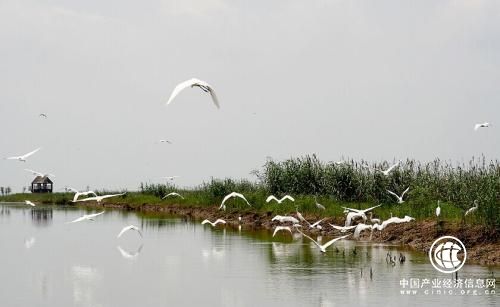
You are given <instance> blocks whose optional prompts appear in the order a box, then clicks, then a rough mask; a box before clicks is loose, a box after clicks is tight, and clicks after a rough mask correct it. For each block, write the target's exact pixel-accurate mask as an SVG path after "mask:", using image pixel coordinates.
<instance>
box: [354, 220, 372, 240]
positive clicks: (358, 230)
mask: <svg viewBox="0 0 500 307" xmlns="http://www.w3.org/2000/svg"><path fill="white" fill-rule="evenodd" d="M372 227H373V225H366V224H363V223H361V224H358V225H356V229H354V235H353V237H354V238H355V239H358V238H359V235H360V234H361V232H362V231H365V230H367V229H369V230H372Z"/></svg>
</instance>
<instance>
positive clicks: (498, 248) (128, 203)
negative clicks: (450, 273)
mask: <svg viewBox="0 0 500 307" xmlns="http://www.w3.org/2000/svg"><path fill="white" fill-rule="evenodd" d="M180 193H181V194H182V195H183V196H184V197H185V199H181V198H170V199H165V200H162V199H161V198H159V197H156V196H154V195H149V194H144V193H141V192H128V193H127V194H126V195H124V196H120V197H116V198H112V199H107V200H104V201H103V202H102V203H100V204H97V203H96V202H94V201H92V202H89V203H85V202H83V203H76V204H74V203H72V202H71V200H72V198H73V194H72V193H54V194H12V195H9V196H3V197H0V201H4V202H23V201H24V200H25V199H28V200H31V201H33V202H35V203H37V204H38V203H41V204H56V205H71V204H72V205H77V206H80V207H85V208H88V209H91V208H92V209H102V208H113V209H122V210H133V211H137V212H139V213H145V214H146V213H155V212H156V213H159V214H163V213H165V214H169V215H172V214H173V215H178V216H184V217H189V218H193V219H196V220H201V219H205V218H209V219H216V218H224V219H226V221H227V222H228V227H237V226H238V225H239V222H238V217H240V216H241V217H242V222H241V224H242V226H243V227H245V228H248V229H255V230H261V229H268V230H270V229H272V228H274V227H275V226H276V225H278V224H277V223H274V222H271V218H272V217H273V216H274V215H276V214H281V215H294V214H295V212H296V207H298V209H299V211H300V212H301V213H302V214H303V215H304V217H305V218H306V219H308V220H310V221H316V220H318V219H320V218H326V220H325V223H324V225H326V227H324V229H323V230H321V231H320V230H310V229H305V231H306V232H307V233H309V234H311V235H322V236H326V237H328V236H332V237H334V236H338V235H340V233H338V232H337V231H335V230H333V229H332V228H331V227H328V226H327V223H333V224H337V225H343V223H344V219H345V215H344V214H343V208H342V206H349V207H351V208H359V209H362V208H367V207H371V206H373V204H370V203H344V202H337V201H334V200H331V199H329V198H324V197H319V198H318V202H320V203H321V204H323V205H324V206H325V207H326V210H324V211H323V210H320V209H318V208H316V206H315V201H314V197H313V196H308V195H301V196H296V197H295V199H296V201H295V202H288V203H286V202H285V203H283V204H276V203H270V204H267V203H265V197H266V196H267V195H264V194H262V193H261V192H254V193H247V194H245V196H246V197H247V199H248V200H249V201H250V203H251V204H252V205H253V206H252V207H249V206H248V205H247V204H246V203H244V202H243V201H242V200H240V199H232V200H229V201H228V202H227V203H226V204H227V210H226V211H222V210H219V209H218V208H219V205H220V201H219V202H215V201H212V200H208V199H207V198H202V195H203V194H200V191H191V192H190V191H182V192H180ZM441 207H442V212H443V213H442V216H441V217H440V218H439V220H438V219H437V218H436V217H435V216H433V212H434V209H435V204H428V205H427V206H425V207H422V205H421V204H419V205H415V204H412V203H411V202H409V203H404V204H383V205H382V206H381V207H379V208H377V209H375V210H374V213H375V216H376V217H378V218H381V219H382V220H384V219H387V218H389V217H390V215H391V213H392V214H393V215H394V216H400V217H403V216H404V215H410V216H413V217H415V218H416V221H415V222H411V223H404V224H397V225H390V226H389V227H388V228H386V229H385V230H384V231H383V232H374V235H373V237H372V242H384V243H390V244H397V245H402V246H403V245H404V246H408V247H411V248H412V249H414V250H417V251H421V252H427V251H428V249H429V248H430V245H431V244H432V242H433V241H434V240H435V239H436V238H438V237H440V236H442V235H453V236H456V237H458V238H459V239H461V240H463V242H464V244H466V246H467V252H468V258H469V260H468V262H469V263H477V264H482V265H495V266H496V265H500V237H499V235H498V234H499V231H498V229H496V228H494V227H487V226H485V225H483V224H482V223H481V220H480V219H473V218H470V219H469V218H467V219H466V220H463V217H462V210H460V209H458V208H455V207H454V206H453V205H452V204H446V203H442V205H441ZM361 239H362V240H368V239H369V232H366V233H364V234H363V235H362V236H361Z"/></svg>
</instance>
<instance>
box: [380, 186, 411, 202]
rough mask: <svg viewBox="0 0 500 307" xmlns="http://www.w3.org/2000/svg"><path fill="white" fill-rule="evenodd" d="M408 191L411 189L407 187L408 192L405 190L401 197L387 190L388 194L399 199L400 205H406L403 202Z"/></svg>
mask: <svg viewBox="0 0 500 307" xmlns="http://www.w3.org/2000/svg"><path fill="white" fill-rule="evenodd" d="M408 190H410V187H407V188H406V190H404V192H403V194H401V196H399V195H398V194H396V193H394V192H392V191H389V190H386V191H387V193H389V194H391V195H394V196H395V197H396V198H397V199H398V204H402V203H404V202H405V201H404V200H403V197H404V196H405V194H406V192H408Z"/></svg>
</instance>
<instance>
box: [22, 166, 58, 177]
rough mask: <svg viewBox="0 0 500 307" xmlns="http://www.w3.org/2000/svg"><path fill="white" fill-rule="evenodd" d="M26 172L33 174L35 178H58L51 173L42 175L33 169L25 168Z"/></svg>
mask: <svg viewBox="0 0 500 307" xmlns="http://www.w3.org/2000/svg"><path fill="white" fill-rule="evenodd" d="M24 170H25V171H27V172H30V173H32V174H33V175H35V176H40V177H55V176H56V175H54V174H51V173H41V172H37V171H34V170H32V169H28V168H25V169H24Z"/></svg>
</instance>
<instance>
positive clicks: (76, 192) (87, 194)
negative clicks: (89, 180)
mask: <svg viewBox="0 0 500 307" xmlns="http://www.w3.org/2000/svg"><path fill="white" fill-rule="evenodd" d="M70 189H71V188H70ZM71 191H73V192H75V195H74V196H73V202H76V200H77V199H78V197H80V196H82V195H83V196H89V195H90V194H92V195H94V197H97V194H96V193H95V192H94V191H86V192H78V191H77V190H75V189H72V190H71Z"/></svg>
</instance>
